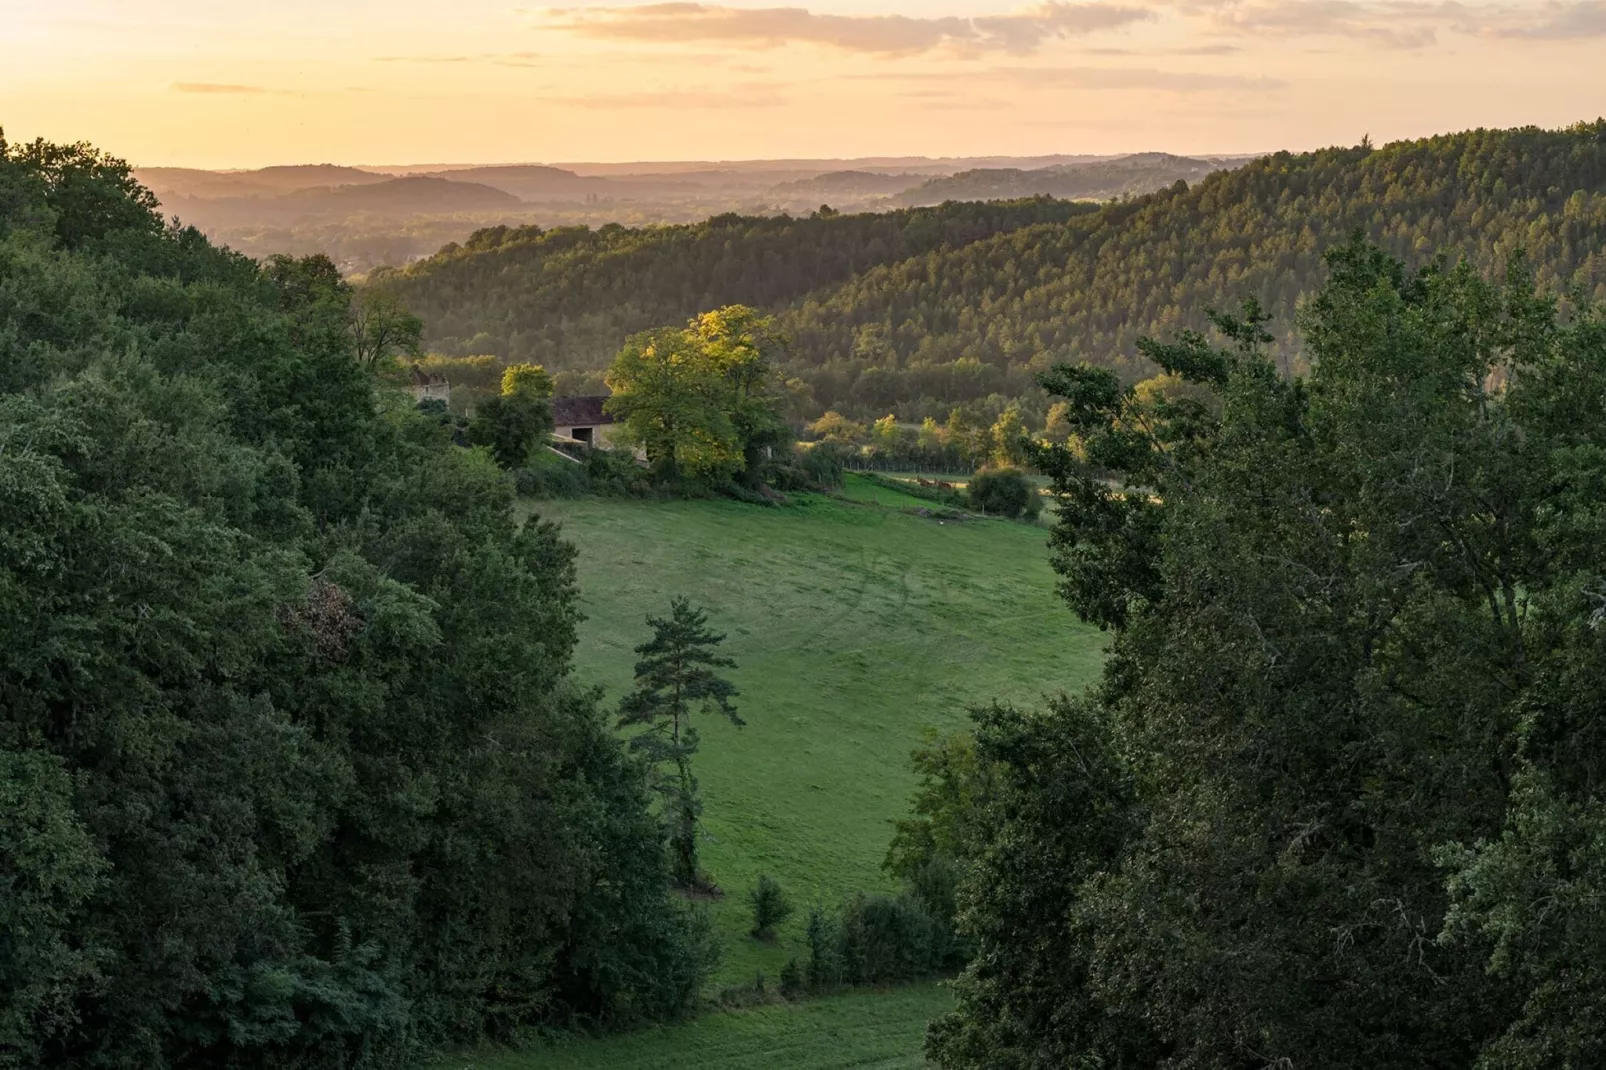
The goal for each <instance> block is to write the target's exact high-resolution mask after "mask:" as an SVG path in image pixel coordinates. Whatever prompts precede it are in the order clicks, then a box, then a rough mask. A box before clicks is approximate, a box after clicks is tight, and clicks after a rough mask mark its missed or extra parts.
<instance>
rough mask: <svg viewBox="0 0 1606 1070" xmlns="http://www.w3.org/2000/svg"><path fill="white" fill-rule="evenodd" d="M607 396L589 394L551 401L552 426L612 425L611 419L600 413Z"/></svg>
mask: <svg viewBox="0 0 1606 1070" xmlns="http://www.w3.org/2000/svg"><path fill="white" fill-rule="evenodd" d="M607 400H608V395H607V394H589V395H584V396H579V397H566V398H553V399H552V426H554V427H599V426H602V425H603V424H611V423H613V417H612V416H609V415H608V414H607V413H605V412H603V411H602V403H603V402H604V401H607Z"/></svg>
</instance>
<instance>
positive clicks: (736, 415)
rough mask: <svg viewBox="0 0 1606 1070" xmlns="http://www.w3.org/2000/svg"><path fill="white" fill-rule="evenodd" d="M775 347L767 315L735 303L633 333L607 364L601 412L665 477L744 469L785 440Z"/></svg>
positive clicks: (725, 473)
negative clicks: (677, 325) (679, 324)
mask: <svg viewBox="0 0 1606 1070" xmlns="http://www.w3.org/2000/svg"><path fill="white" fill-rule="evenodd" d="M779 346H780V340H779V339H778V338H777V337H776V335H775V333H774V329H773V324H772V321H771V320H770V319H768V318H767V317H764V316H760V315H758V314H757V313H755V312H754V311H753V310H752V309H750V308H746V307H743V306H739V305H738V306H733V307H730V308H722V309H718V310H716V311H714V312H707V313H704V314H703V315H701V316H698V317H697V318H696V319H694V320H692V321H691V322H690V323H689V324H687V325H686V327H684V328H681V329H661V330H657V331H649V332H647V333H646V334H641V335H637V336H635V337H634V338H632V339H630V341H628V342H627V343H625V347H624V349H622V350H621V351H620V352H619V355H618V356H617V357H615V358H614V362H613V364H612V365H611V366H610V367H609V368H608V376H607V382H608V387H609V389H611V390H612V391H613V394H612V396H610V397H609V398H608V401H607V410H608V412H610V413H612V414H614V415H615V416H617V417H619V419H620V421H621V422H622V424H623V432H624V441H625V442H627V443H629V444H632V445H637V446H640V447H641V449H642V450H643V451H644V452H645V453H646V455H647V460H648V462H649V463H650V464H651V465H652V466H653V467H654V468H656V469H658V470H659V471H660V472H662V473H664V474H666V475H670V476H676V475H686V476H694V477H714V478H728V477H730V476H732V475H735V474H737V473H741V472H747V471H749V470H751V469H753V468H755V467H756V466H757V463H758V461H759V460H760V455H761V453H762V451H763V450H765V448H766V447H769V446H771V445H774V444H778V443H779V442H781V441H784V438H785V426H784V424H783V423H782V422H781V419H780V409H781V404H782V395H781V393H780V391H779V389H778V384H777V383H776V382H775V380H774V376H773V373H772V362H773V359H774V355H775V353H776V352H777V350H778V349H779Z"/></svg>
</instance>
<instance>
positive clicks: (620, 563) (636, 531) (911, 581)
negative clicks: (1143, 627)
mask: <svg viewBox="0 0 1606 1070" xmlns="http://www.w3.org/2000/svg"><path fill="white" fill-rule="evenodd" d="M862 489H863V488H862V487H859V486H858V481H857V480H855V479H854V477H850V491H858V490H862ZM876 497H880V498H883V499H884V503H882V504H878V503H875V502H864V503H855V502H848V501H841V500H834V499H827V498H822V497H815V496H803V497H801V498H800V499H799V500H798V501H797V502H796V503H795V504H793V505H790V506H787V507H783V508H777V509H765V508H761V507H755V506H751V505H742V504H738V503H734V502H724V501H698V502H652V503H644V502H614V501H598V500H585V501H576V502H543V503H539V505H538V506H537V507H536V510H535V511H536V512H538V513H540V514H541V515H543V516H546V517H549V518H551V519H553V520H558V521H561V522H562V524H563V526H564V529H565V532H566V534H567V536H568V537H569V538H570V539H572V540H573V541H574V542H575V543H576V544H577V545H578V546H579V548H580V562H579V567H580V581H581V590H582V607H583V609H584V610H585V612H586V613H587V614H588V616H589V619H588V620H587V621H586V622H585V623H584V624H583V625H582V626H581V629H580V637H581V639H580V652H579V667H578V670H577V672H578V675H579V678H580V679H581V680H582V681H583V682H586V683H597V684H602V685H604V686H605V687H606V688H607V689H608V695H609V701H616V700H617V698H618V696H619V695H620V694H621V693H622V692H623V691H624V690H625V689H626V688H627V687H628V686H629V684H630V680H631V669H632V666H633V664H634V655H633V653H632V647H634V646H635V645H636V644H637V643H640V642H642V641H644V640H645V639H646V637H647V625H646V622H645V619H644V618H645V616H646V614H647V613H649V612H652V613H659V614H661V613H663V612H664V611H665V610H666V609H667V607H668V603H669V599H670V597H671V596H674V595H681V594H683V595H686V596H687V597H689V598H691V599H693V600H694V601H695V602H697V603H699V604H701V605H703V606H704V607H706V608H707V609H708V611H709V617H710V621H711V623H712V624H713V626H715V627H716V628H718V629H720V630H722V631H724V632H726V633H728V636H729V638H728V639H727V641H726V644H725V646H726V649H727V651H728V653H729V654H730V655H731V656H733V657H734V658H736V660H737V661H738V662H739V666H740V667H739V669H738V670H737V671H736V672H735V673H734V674H733V679H734V681H735V682H736V684H737V686H738V687H739V688H741V691H742V695H741V698H740V699H739V700H738V706H739V708H740V710H741V713H742V715H743V717H744V718H746V719H747V721H748V726H747V727H746V728H743V729H736V728H734V727H732V726H731V725H730V724H728V723H726V722H724V721H723V720H717V719H715V718H704V719H703V720H702V721H701V722H700V724H699V731H700V732H701V734H702V740H703V743H702V753H701V754H699V756H698V760H697V766H696V772H697V775H698V777H699V780H700V782H701V785H702V791H703V799H704V804H705V814H704V829H705V833H706V839H705V842H704V843H703V847H702V850H703V864H704V866H705V867H706V868H707V869H708V870H709V872H710V873H711V874H712V875H713V876H714V878H715V880H716V881H717V882H718V883H719V884H720V886H721V887H722V888H723V889H724V891H725V892H726V896H725V898H724V899H723V900H722V901H719V902H716V903H714V904H713V907H712V909H713V913H714V917H715V920H716V923H717V925H718V928H719V931H720V934H721V938H722V942H723V944H724V947H725V960H724V964H723V965H722V967H721V971H720V975H719V980H720V982H722V983H730V982H735V981H747V980H751V979H752V978H753V976H754V974H755V973H756V972H757V971H758V970H761V969H762V970H763V971H764V972H765V974H766V975H767V976H768V977H769V978H771V979H773V978H775V976H776V974H777V972H778V971H779V969H780V967H781V966H782V965H783V964H784V963H785V961H786V960H787V958H789V957H791V956H793V955H797V956H799V957H802V955H803V953H804V952H803V941H802V928H803V914H804V908H805V907H806V905H807V904H809V903H811V902H815V901H819V902H822V903H827V904H833V905H834V904H835V903H836V902H838V901H839V900H840V899H841V898H842V897H844V896H846V895H847V894H849V893H851V892H853V891H855V890H858V889H869V890H874V889H883V888H886V887H887V883H886V879H885V877H884V876H883V874H882V873H881V870H880V864H881V859H882V856H883V854H884V853H885V850H886V846H887V841H888V839H889V837H890V835H891V832H892V823H893V822H894V821H895V820H897V819H898V818H900V817H902V816H904V815H905V814H906V813H907V810H908V802H909V795H910V791H911V789H912V787H913V784H914V779H913V776H912V774H911V772H910V769H909V761H908V756H909V751H910V750H911V748H913V747H914V746H915V745H916V744H917V743H918V742H919V740H920V737H921V731H922V728H923V727H925V726H928V725H929V726H935V727H941V728H951V727H954V726H957V725H961V724H963V723H965V720H966V709H967V707H968V706H970V705H972V704H976V703H983V702H987V701H989V700H991V699H994V698H998V699H1004V700H1012V701H1015V702H1020V703H1032V702H1034V701H1036V700H1037V699H1038V697H1039V696H1041V695H1043V694H1045V693H1052V692H1057V691H1061V690H1074V689H1077V688H1080V687H1081V686H1083V685H1084V684H1086V683H1087V682H1089V681H1090V680H1091V679H1092V678H1093V676H1094V675H1095V674H1096V672H1097V670H1098V666H1099V664H1100V661H1101V657H1102V653H1101V651H1102V638H1101V636H1100V634H1099V633H1098V632H1097V631H1095V630H1093V629H1090V628H1087V627H1086V626H1084V625H1081V624H1080V623H1078V622H1077V621H1076V620H1075V618H1073V617H1072V616H1071V614H1070V612H1069V611H1068V610H1067V609H1066V608H1065V607H1064V605H1063V604H1062V603H1060V602H1059V600H1058V599H1057V598H1056V597H1055V596H1054V593H1053V586H1054V577H1053V574H1052V572H1051V571H1050V569H1049V567H1048V564H1047V555H1046V551H1045V547H1044V543H1045V540H1046V531H1045V530H1044V529H1042V528H1036V527H1031V526H1029V525H1025V524H1012V523H1007V522H1002V521H968V522H956V521H952V520H950V521H947V522H946V523H942V522H939V521H936V520H931V519H925V518H920V517H916V516H911V515H909V514H907V513H904V512H901V511H900V510H899V509H897V508H894V507H892V506H893V505H896V504H905V503H895V502H891V501H890V499H891V498H901V497H903V496H902V495H897V494H895V493H894V494H891V495H884V494H878V495H876ZM907 504H914V505H919V504H926V503H921V502H919V501H918V499H913V498H910V499H908V503H907ZM761 873H766V874H769V875H771V876H773V877H775V878H776V879H777V880H779V881H780V882H781V883H782V885H783V886H785V887H786V888H787V889H788V890H789V891H790V892H791V893H792V896H793V898H794V900H795V901H796V902H797V904H798V906H799V912H798V916H796V917H794V918H793V919H792V921H791V922H789V923H787V925H785V926H783V927H782V930H781V932H780V934H779V937H778V939H777V941H776V943H775V944H774V945H767V944H761V943H759V942H757V941H755V940H753V939H751V938H750V937H748V936H747V935H746V932H747V928H748V926H749V924H750V922H749V915H748V907H747V904H746V902H745V895H746V892H747V890H748V889H749V888H751V887H752V886H753V884H754V883H755V882H756V880H757V878H758V876H759V874H761ZM811 1065H812V1064H811Z"/></svg>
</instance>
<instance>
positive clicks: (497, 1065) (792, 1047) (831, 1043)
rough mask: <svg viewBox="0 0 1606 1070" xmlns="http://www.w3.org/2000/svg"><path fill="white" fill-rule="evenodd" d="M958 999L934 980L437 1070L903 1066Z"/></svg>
mask: <svg viewBox="0 0 1606 1070" xmlns="http://www.w3.org/2000/svg"><path fill="white" fill-rule="evenodd" d="M951 1005H952V999H951V997H950V996H949V994H948V992H947V990H946V989H943V988H941V987H939V986H937V985H934V984H927V985H912V986H910V987H907V988H899V989H892V990H888V991H859V992H850V993H846V994H844V995H839V996H829V997H826V998H824V999H817V1000H810V1001H808V1002H806V1003H791V1004H771V1005H767V1006H763V1007H755V1008H751V1009H748V1010H742V1011H730V1012H726V1013H720V1014H709V1015H705V1016H704V1017H702V1018H698V1019H696V1020H694V1021H690V1022H685V1023H682V1024H679V1025H671V1026H664V1027H662V1028H657V1029H650V1030H645V1031H643V1032H639V1033H629V1034H626V1035H623V1036H616V1037H608V1038H605V1039H602V1040H574V1041H570V1042H567V1043H564V1044H560V1045H557V1046H553V1047H541V1048H534V1049H530V1050H527V1051H523V1052H518V1053H477V1054H474V1055H469V1056H458V1057H456V1058H454V1059H451V1060H450V1061H447V1062H443V1063H441V1064H440V1065H439V1067H438V1068H437V1070H753V1068H755V1067H757V1068H763V1070H903V1068H905V1067H909V1068H913V1067H919V1066H923V1065H925V1064H924V1063H923V1061H922V1060H921V1058H920V1045H921V1040H922V1038H923V1036H924V1033H925V1027H926V1022H927V1021H929V1020H930V1019H931V1018H933V1017H935V1016H936V1015H938V1014H940V1013H942V1012H943V1011H945V1010H947V1009H948V1008H949V1007H950V1006H951Z"/></svg>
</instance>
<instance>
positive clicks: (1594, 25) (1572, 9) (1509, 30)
mask: <svg viewBox="0 0 1606 1070" xmlns="http://www.w3.org/2000/svg"><path fill="white" fill-rule="evenodd" d="M1488 33H1489V34H1490V35H1491V36H1494V37H1521V38H1529V39H1532V40H1567V39H1577V38H1580V37H1606V3H1602V2H1601V0H1580V2H1578V3H1571V4H1544V5H1542V6H1541V7H1539V8H1536V9H1532V10H1530V11H1529V12H1528V13H1527V18H1526V20H1524V22H1522V23H1512V22H1506V23H1504V24H1500V25H1495V26H1491V27H1489V28H1488Z"/></svg>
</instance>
